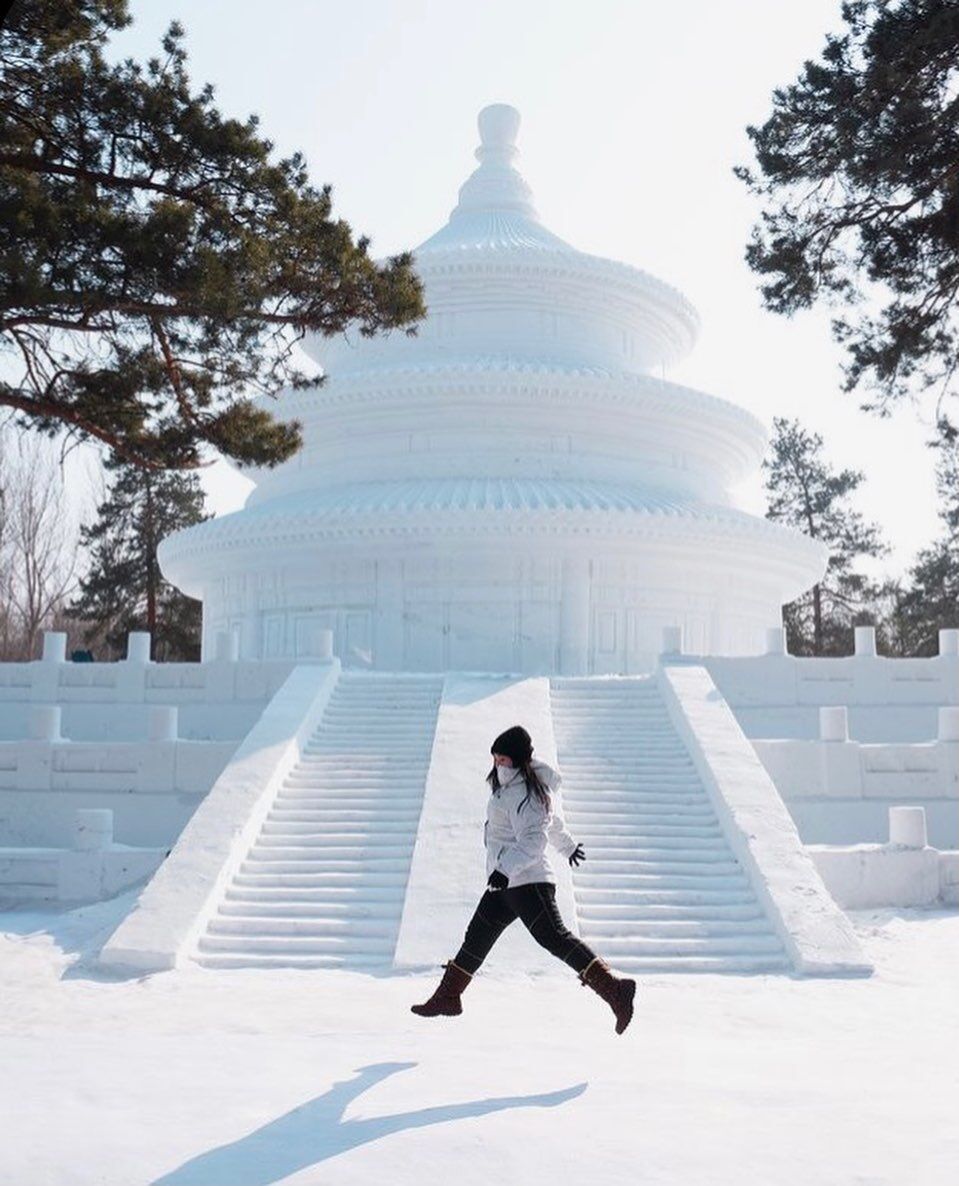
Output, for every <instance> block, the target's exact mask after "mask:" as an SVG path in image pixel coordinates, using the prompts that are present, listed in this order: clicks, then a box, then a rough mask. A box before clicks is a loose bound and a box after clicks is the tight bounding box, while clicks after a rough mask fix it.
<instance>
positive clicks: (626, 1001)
mask: <svg viewBox="0 0 959 1186" xmlns="http://www.w3.org/2000/svg"><path fill="white" fill-rule="evenodd" d="M579 980H580V983H581V984H582V986H583V988H586V987H587V986H588V987H589V988H591V989H592V990H593V992H595V993H596V994H597V995H598V996H601V997H602V998H603V1000H604V1001H605V1002H606V1004H607V1005H609V1007H610V1008H611V1009H612V1011H613V1012H614V1013H615V1014H616V1032H617V1034H621V1033H622V1032H623V1030H624V1029H625V1028H626V1027H627V1026H628V1025H629V1023H630V1021H632V1018H633V997H634V996H635V995H636V981H635V980H620V979H619V977H617V976H614V975H613V973H612V971H611V970H610V967H609V964H607V963H606V961H605V960H601V959H600V958H599V956H596V958H595V959H594V960H593V961H592V963H590V964H588V965H587V966H586V967H585V968H584V969H583V971H582V972H580V974H579Z"/></svg>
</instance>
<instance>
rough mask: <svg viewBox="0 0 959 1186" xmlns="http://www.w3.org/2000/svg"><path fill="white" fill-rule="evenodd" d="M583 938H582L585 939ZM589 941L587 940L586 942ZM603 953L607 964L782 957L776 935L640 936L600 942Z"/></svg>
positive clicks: (781, 949) (781, 950)
mask: <svg viewBox="0 0 959 1186" xmlns="http://www.w3.org/2000/svg"><path fill="white" fill-rule="evenodd" d="M584 938H585V936H584ZM586 941H587V942H589V939H588V938H587V939H586ZM603 953H604V956H605V957H607V958H608V959H609V960H610V961H612V960H614V959H616V960H618V959H619V957H620V956H624V957H625V956H629V957H631V958H632V957H638V956H644V955H646V956H669V955H676V956H680V955H733V956H749V955H764V954H774V955H779V956H780V957H784V954H785V953H784V952H783V948H782V944H781V943H780V942H779V939H778V937H777V936H776V935H737V936H733V937H729V938H709V939H669V940H666V939H659V938H657V939H645V938H641V937H639V936H632V935H631V936H630V937H629V938H623V939H613V938H606V939H603Z"/></svg>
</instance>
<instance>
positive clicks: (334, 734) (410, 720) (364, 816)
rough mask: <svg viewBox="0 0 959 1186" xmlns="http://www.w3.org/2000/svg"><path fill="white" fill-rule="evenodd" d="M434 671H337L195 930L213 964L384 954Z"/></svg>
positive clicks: (408, 848) (416, 812)
mask: <svg viewBox="0 0 959 1186" xmlns="http://www.w3.org/2000/svg"><path fill="white" fill-rule="evenodd" d="M442 687H443V678H442V676H414V675H394V674H383V675H380V674H369V673H352V672H351V673H344V674H343V675H342V676H341V677H340V679H339V681H338V682H337V685H336V688H335V690H334V692H333V695H332V696H331V698H330V703H329V705H328V706H327V709H326V712H325V713H324V716H323V720H322V722H321V724H320V727H319V728H318V729H317V732H316V734H315V735H314V737H313V740H312V741H311V742H310V744H309V745H308V746H307V747H306V749H305V751H304V753H303V757H302V759H301V760H300V762H299V764H298V765H297V766H296V767H295V768H294V770H293V771H292V773H291V774H290V776H289V777H288V778H287V779H286V780H285V782H284V784H283V786H282V788H281V789H280V791H279V793H278V794H277V797H276V800H275V802H274V805H273V807H272V809H271V811H270V813H269V815H268V816H267V819H266V820H265V822H264V824H263V828H262V831H261V833H260V835H259V837H258V838H257V840H256V842H255V843H254V845H253V847H252V849H251V850H250V853H249V855H248V857H247V859H246V860H245V861H244V862H243V864H242V865H241V867H240V869H239V871H238V872H237V874H236V876H235V877H234V879H233V882H232V884H231V886H230V887H229V889H228V890H227V891H226V895H225V899H224V901H223V902H222V903H221V904H220V907H219V910H218V912H217V914H216V915H215V916H214V917H213V918H212V919H211V921H210V924H209V927H208V929H207V932H206V934H204V935H203V936H202V937H201V939H200V941H199V952H198V958H199V960H200V962H201V963H203V964H206V965H208V966H211V967H212V966H216V967H240V966H243V965H259V966H284V967H294V966H303V967H353V968H358V967H371V966H377V965H387V964H389V962H390V961H391V959H392V956H393V950H394V947H395V945H396V935H397V929H398V926H399V920H400V915H401V912H402V909H403V897H404V894H405V891H406V883H407V877H408V874H409V865H410V857H411V854H412V851H413V843H414V841H415V838H416V830H417V826H418V823H419V818H420V809H421V807H422V802H423V790H424V786H425V781H426V773H427V770H428V768H429V761H430V752H431V748H432V743H433V733H434V730H435V726H436V713H437V709H438V706H439V702H440V697H441V693H442Z"/></svg>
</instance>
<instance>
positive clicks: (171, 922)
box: [100, 659, 340, 972]
mask: <svg viewBox="0 0 959 1186" xmlns="http://www.w3.org/2000/svg"><path fill="white" fill-rule="evenodd" d="M339 673H340V662H339V660H338V659H333V660H331V661H330V662H329V663H328V664H315V665H310V666H302V667H296V668H294V669H293V671H292V672H291V673H290V674H289V676H288V677H287V679H286V681H285V682H284V684H283V686H282V687H281V688H280V690H279V691H278V692H277V694H276V695H275V696H274V697H273V699H272V700H271V701H270V703H269V705H268V706H267V707H266V709H265V710H264V712H263V715H262V716H261V717H260V719H259V721H257V723H256V725H254V727H253V729H252V730H251V731H250V733H249V734H248V735H247V736H246V738H244V740H243V742H242V743H241V744H240V746H239V748H238V749H237V751H236V753H235V754H234V755H233V758H232V759H231V760H230V762H229V763H228V765H227V767H226V769H225V770H224V771H223V773H222V774H221V775H220V777H219V778H218V779H217V780H216V783H215V784H214V786H213V789H212V790H211V791H210V793H209V794H208V795H207V797H206V798H205V799H204V800H203V803H202V804H201V805H200V807H199V809H198V810H197V811H196V812H195V814H194V815H193V817H192V818H191V820H190V822H189V823H188V824H187V826H186V828H185V829H184V830H183V833H182V834H181V836H180V838H179V840H178V841H177V843H176V845H175V847H174V849H173V851H172V852H171V854H170V856H169V857H168V858H167V859H166V861H165V862H164V863H163V864H162V865H161V866H160V868H159V870H158V871H157V873H156V875H155V876H154V878H153V879H152V881H151V882H150V884H149V885H148V886H147V887H146V889H145V890H144V891H143V893H142V894H141V895H140V899H139V901H138V903H137V905H136V907H135V908H134V910H133V911H132V912H131V913H130V915H129V916H128V917H127V918H126V919H125V920H124V921H123V922H122V923H121V924H120V926H119V927H118V928H117V930H116V931H115V932H114V933H113V935H112V936H111V937H110V939H109V940H108V941H107V943H106V944H105V946H104V947H103V950H102V952H101V954H100V959H101V962H102V963H103V964H104V965H105V966H108V967H119V968H126V969H135V970H138V971H148V972H152V971H161V970H163V969H166V968H172V967H175V966H176V964H177V963H178V962H179V961H180V960H181V959H182V958H183V957H184V956H185V955H186V954H187V952H188V951H189V950H190V949H191V948H192V946H193V944H194V943H195V942H196V939H197V937H198V935H199V934H200V932H201V931H202V930H203V928H204V927H205V926H206V923H207V920H208V918H209V915H210V914H211V913H212V911H213V910H214V908H215V906H216V903H217V902H218V901H219V898H220V896H221V894H222V893H223V890H224V889H225V887H226V885H227V884H228V882H229V881H230V879H231V878H232V876H233V874H234V872H235V871H236V868H237V866H238V865H239V864H240V862H241V861H242V860H243V859H244V857H245V856H246V853H247V850H248V849H249V847H250V845H251V844H252V842H253V840H254V838H255V837H256V835H257V834H258V832H259V830H260V826H261V824H262V822H263V818H264V817H265V815H266V813H267V812H268V811H269V809H270V804H271V803H272V801H273V798H274V796H275V794H276V792H277V789H278V788H279V786H280V784H281V783H282V781H283V779H284V778H285V777H286V776H287V774H288V773H289V772H290V770H291V769H292V768H293V767H294V766H295V765H296V763H297V762H298V761H299V758H300V753H301V751H302V749H303V747H304V746H305V745H306V743H307V741H308V740H309V738H310V737H311V736H312V734H313V732H314V731H315V729H316V727H317V725H318V724H319V723H320V720H321V719H322V716H323V713H324V712H325V710H326V705H327V703H328V701H329V698H330V695H331V694H332V691H333V688H334V687H335V685H336V681H337V679H338V678H339Z"/></svg>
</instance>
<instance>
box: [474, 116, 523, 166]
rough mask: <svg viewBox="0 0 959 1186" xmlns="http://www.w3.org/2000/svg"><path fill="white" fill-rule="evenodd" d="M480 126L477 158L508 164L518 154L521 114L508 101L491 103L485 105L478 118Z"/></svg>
mask: <svg viewBox="0 0 959 1186" xmlns="http://www.w3.org/2000/svg"><path fill="white" fill-rule="evenodd" d="M476 122H477V124H478V126H479V134H480V146H479V148H477V150H476V159H477V160H480V161H496V162H500V163H502V164H508V163H509V162H510V161H511V160H512V159H513V157H514V156H516V153H517V151H518V150H517V148H516V134H517V132H518V131H519V124H520V114H519V112H518V111H517V110H516V108H515V107H511V106H510V105H509V104H508V103H491V104H490V105H489V106H488V107H484V108H483V110H482V111H481V112H480V113H479V115H478V116H477V118H476Z"/></svg>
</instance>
